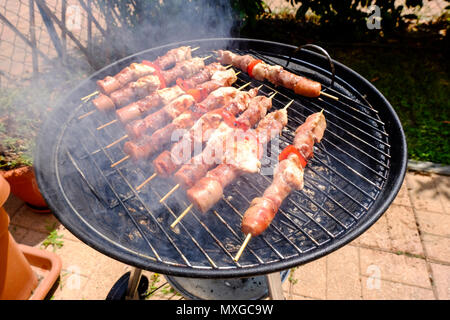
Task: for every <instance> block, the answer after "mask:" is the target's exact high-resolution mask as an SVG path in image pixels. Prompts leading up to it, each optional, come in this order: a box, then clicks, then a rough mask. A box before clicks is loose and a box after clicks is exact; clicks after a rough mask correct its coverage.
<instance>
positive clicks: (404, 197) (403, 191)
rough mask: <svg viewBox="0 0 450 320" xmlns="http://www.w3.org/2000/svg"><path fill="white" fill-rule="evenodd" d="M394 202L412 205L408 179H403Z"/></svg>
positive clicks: (401, 204)
mask: <svg viewBox="0 0 450 320" xmlns="http://www.w3.org/2000/svg"><path fill="white" fill-rule="evenodd" d="M392 203H393V204H396V205H400V206H408V207H411V206H412V203H411V199H410V198H409V192H408V186H407V183H406V179H405V180H403V184H402V186H401V187H400V190H399V191H398V194H397V196H396V197H395V199H394V201H393V202H392Z"/></svg>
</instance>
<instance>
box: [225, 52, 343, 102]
mask: <svg viewBox="0 0 450 320" xmlns="http://www.w3.org/2000/svg"><path fill="white" fill-rule="evenodd" d="M217 54H218V60H219V61H220V62H221V63H224V64H232V65H233V66H235V67H237V68H239V69H241V70H242V71H244V72H247V73H248V75H249V76H250V77H252V78H255V79H257V80H260V81H264V80H268V81H269V82H271V83H272V84H274V85H276V86H278V85H281V86H283V87H285V88H288V89H291V90H293V91H294V92H295V93H296V94H300V95H302V96H305V97H310V98H316V97H318V96H319V95H321V94H322V95H325V96H327V97H329V98H332V99H335V100H338V98H337V97H335V96H332V95H330V94H328V93H325V92H323V91H321V90H322V85H321V84H320V83H319V82H316V81H313V80H310V79H307V78H305V77H302V76H299V75H296V74H293V73H291V72H289V71H287V70H284V69H283V67H281V66H278V65H275V66H272V65H269V64H267V63H265V62H263V61H262V60H259V59H256V58H254V57H252V56H251V55H248V54H246V55H243V56H241V55H238V54H235V53H233V52H231V51H228V50H218V51H217Z"/></svg>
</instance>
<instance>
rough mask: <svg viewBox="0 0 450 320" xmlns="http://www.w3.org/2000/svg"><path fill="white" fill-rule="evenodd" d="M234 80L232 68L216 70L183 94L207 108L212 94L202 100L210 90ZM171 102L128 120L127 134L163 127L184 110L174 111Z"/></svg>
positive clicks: (138, 134) (140, 134)
mask: <svg viewBox="0 0 450 320" xmlns="http://www.w3.org/2000/svg"><path fill="white" fill-rule="evenodd" d="M236 80H237V78H236V73H235V72H234V70H233V69H229V70H225V71H217V72H215V73H214V75H213V77H212V78H211V80H209V81H206V82H203V83H200V84H199V85H197V86H196V87H195V88H191V89H186V91H185V92H184V94H185V95H186V94H188V95H191V96H192V98H193V99H194V102H198V103H200V107H202V106H204V107H205V109H208V105H207V103H210V102H208V101H212V100H211V98H212V97H213V96H211V97H209V99H208V100H206V101H204V102H202V101H203V100H205V99H206V98H207V97H208V95H209V94H210V93H211V92H214V91H215V90H217V89H219V88H221V87H229V86H230V85H231V84H233V83H234V82H235V81H236ZM227 90H228V89H227ZM234 90H235V89H234ZM225 91H226V90H225ZM225 91H224V92H225ZM171 103H172V102H170V103H169V104H167V105H165V106H164V107H163V108H162V109H159V110H158V111H156V112H154V113H152V114H151V115H149V116H147V117H145V118H144V119H141V120H135V121H133V122H130V123H129V124H128V125H127V126H126V130H127V131H128V134H129V135H130V136H131V137H133V138H135V139H136V138H140V137H141V136H142V135H143V134H144V133H147V134H151V133H152V132H154V131H156V130H157V129H159V128H161V127H164V126H165V125H166V124H167V123H169V121H173V120H174V119H175V118H177V117H178V116H180V115H181V114H182V113H183V112H184V111H185V110H186V109H185V110H182V109H180V110H177V111H174V110H172V109H173V108H171V107H170V105H171ZM188 107H189V106H188Z"/></svg>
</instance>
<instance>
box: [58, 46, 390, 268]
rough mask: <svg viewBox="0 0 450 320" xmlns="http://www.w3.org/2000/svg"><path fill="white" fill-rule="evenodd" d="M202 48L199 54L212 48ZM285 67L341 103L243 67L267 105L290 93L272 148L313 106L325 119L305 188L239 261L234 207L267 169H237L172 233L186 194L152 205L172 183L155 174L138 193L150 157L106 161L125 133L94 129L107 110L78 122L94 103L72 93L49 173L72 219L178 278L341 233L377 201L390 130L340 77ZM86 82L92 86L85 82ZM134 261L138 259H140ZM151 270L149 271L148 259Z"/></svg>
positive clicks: (300, 248) (271, 157)
mask: <svg viewBox="0 0 450 320" xmlns="http://www.w3.org/2000/svg"><path fill="white" fill-rule="evenodd" d="M201 50H202V49H200V50H199V55H201V56H206V55H209V54H211V52H210V51H208V50H205V51H204V52H201ZM235 51H236V52H237V53H239V54H245V53H250V54H253V55H254V56H255V57H257V58H258V59H262V60H264V61H265V62H267V63H269V64H274V63H277V64H280V65H283V66H284V65H285V63H286V61H288V59H290V57H288V56H282V55H277V54H273V53H272V54H268V53H266V52H261V51H253V50H235ZM200 52H201V53H200ZM211 61H212V60H210V62H211ZM286 69H287V70H289V71H291V72H294V73H297V74H301V75H305V76H307V77H309V78H312V79H315V80H321V82H322V84H323V91H325V92H328V93H330V94H332V95H334V96H337V97H338V98H339V100H338V101H335V100H333V99H330V98H328V97H319V98H315V99H311V98H305V97H301V96H298V95H295V94H294V93H293V92H291V91H289V90H287V89H285V88H282V87H277V88H274V87H273V85H271V84H270V83H268V82H259V81H257V80H255V79H252V78H250V77H249V76H248V75H247V74H245V73H243V72H241V73H240V74H239V76H238V81H237V82H236V83H235V84H234V85H235V86H236V87H239V86H241V85H243V84H245V83H247V82H249V81H250V82H251V85H250V86H249V87H247V88H246V90H248V89H250V88H251V87H258V86H260V85H261V84H263V86H262V88H261V89H260V93H259V94H260V95H266V96H270V95H271V94H272V93H274V92H277V94H276V95H275V97H274V98H273V109H280V108H283V107H284V106H285V105H286V104H287V103H288V102H289V101H291V100H292V99H293V100H294V103H293V104H292V105H291V106H290V107H289V109H288V116H289V122H288V125H287V127H286V128H285V130H283V133H282V135H281V136H280V137H279V138H278V139H279V147H280V148H284V147H285V146H286V145H287V144H291V143H292V139H293V135H294V131H295V129H296V128H297V127H298V126H299V125H300V124H301V123H303V121H304V120H305V119H306V117H307V116H308V115H310V114H312V113H314V112H318V111H320V110H322V109H323V110H324V115H325V117H326V119H327V124H328V126H327V130H326V132H325V135H324V139H323V140H322V142H321V143H320V144H318V145H316V147H315V149H314V151H315V155H314V158H313V159H312V160H311V161H310V162H309V164H308V166H307V168H306V169H305V179H304V180H305V187H304V189H303V190H302V191H295V192H293V193H292V194H291V195H290V196H289V197H288V198H287V199H286V200H285V201H284V202H283V204H282V206H281V208H280V210H279V212H278V214H277V217H276V218H275V220H274V221H273V223H272V224H271V226H270V227H269V228H268V230H267V231H266V232H264V233H263V234H262V235H261V236H259V237H257V238H255V239H253V240H252V242H251V243H250V244H249V246H248V247H247V249H246V250H245V252H244V254H243V255H242V257H241V258H240V260H239V261H238V262H235V261H234V260H233V257H234V255H235V254H236V252H237V250H238V249H239V246H240V245H241V243H242V241H243V239H244V235H243V234H242V232H241V231H240V223H241V219H242V214H243V212H245V210H246V209H247V208H248V206H249V203H250V201H251V200H252V199H253V198H254V197H256V196H260V195H261V194H262V193H263V191H264V190H265V188H266V187H267V186H268V185H270V183H271V181H272V176H270V175H269V176H265V175H257V174H256V175H250V174H249V175H244V176H242V177H241V178H240V179H238V181H235V182H234V183H233V184H232V185H230V186H229V187H227V188H226V189H225V192H224V197H223V199H222V201H220V202H219V203H218V204H216V205H215V206H214V207H213V209H212V210H210V211H209V212H208V213H206V214H202V213H200V212H199V211H196V210H195V209H192V210H191V212H190V213H189V214H188V215H187V216H186V217H185V218H184V219H183V220H182V221H181V222H180V223H179V224H178V225H177V226H176V227H175V229H173V230H172V229H171V228H170V227H169V226H170V224H171V223H172V222H173V220H174V219H176V218H177V217H178V216H179V215H180V214H181V212H183V211H184V209H185V208H186V207H188V206H189V202H188V200H187V198H186V196H185V191H184V190H180V189H178V190H177V191H176V192H175V193H173V194H172V195H171V196H170V197H169V198H168V199H167V200H166V201H164V202H162V203H160V202H159V200H160V199H161V198H162V197H163V196H164V195H165V194H166V193H167V192H168V191H169V190H171V188H172V187H173V185H174V183H173V182H171V181H170V180H167V179H163V178H159V177H156V178H154V179H153V180H152V181H150V182H148V183H147V184H145V185H144V186H143V187H142V188H140V189H139V190H136V187H137V186H139V185H140V184H142V183H143V182H144V181H145V180H146V179H148V177H150V176H151V175H152V174H153V168H152V166H151V161H149V163H148V164H146V163H140V164H138V165H136V164H134V163H133V162H132V161H125V162H123V163H121V164H119V165H117V166H115V167H113V168H111V164H113V163H115V162H117V161H118V160H120V159H121V158H123V156H124V155H125V154H124V152H123V144H124V143H125V140H124V141H119V142H118V143H115V144H114V145H112V146H111V143H112V142H114V141H117V140H118V139H120V138H121V137H122V136H123V135H124V134H125V131H124V130H123V128H122V126H121V125H120V124H119V123H113V124H111V125H109V126H106V127H104V128H102V129H100V130H98V129H97V128H99V127H101V126H102V124H105V123H107V122H109V121H111V120H114V117H113V115H106V116H105V115H104V114H100V113H98V112H97V113H94V114H92V115H91V116H89V117H83V118H82V119H79V117H80V115H83V114H85V113H86V112H89V111H91V110H92V106H91V104H90V102H89V100H87V101H84V102H82V103H81V104H80V103H79V100H78V101H75V99H74V100H73V101H72V104H73V106H74V110H73V113H72V115H71V118H70V120H69V121H67V122H66V126H65V128H64V130H63V133H62V134H61V136H60V138H59V139H60V140H59V141H58V142H57V145H58V147H57V149H59V148H61V150H57V152H56V154H57V159H56V176H57V180H58V184H59V188H60V189H61V190H62V192H63V193H64V195H65V199H66V201H67V203H69V204H70V205H71V206H73V211H74V212H76V213H77V215H78V217H77V219H82V220H83V221H85V223H86V225H88V226H90V227H92V230H90V231H87V232H94V233H97V234H98V235H99V236H100V237H101V238H102V239H103V240H104V241H106V242H108V243H109V244H111V245H113V246H114V247H116V248H119V249H120V250H123V252H125V254H126V255H129V256H130V257H136V256H137V257H138V259H140V260H141V261H142V260H144V261H149V263H150V264H152V263H151V262H155V263H157V264H158V265H166V266H172V267H176V270H175V271H173V270H171V271H170V272H174V273H177V272H178V271H179V274H182V275H185V276H189V275H191V276H192V275H195V276H198V274H197V273H196V271H195V270H210V271H211V273H210V274H214V275H218V274H221V273H222V272H223V274H224V275H227V276H230V275H235V274H234V273H233V272H234V271H237V273H236V275H242V274H254V273H261V272H262V271H263V270H267V268H273V266H274V265H275V266H276V268H278V269H281V268H282V266H286V264H285V263H286V262H289V261H292V260H293V259H294V260H295V259H299V258H301V257H302V256H305V255H307V254H309V256H310V257H313V256H314V255H315V254H316V252H318V251H320V249H321V248H323V247H326V246H328V245H330V244H332V243H334V242H336V240H337V239H339V238H342V237H343V236H344V235H345V234H346V233H348V232H349V231H350V230H352V228H354V226H355V225H356V224H357V223H358V221H359V220H360V219H363V218H365V216H366V215H368V213H369V212H370V211H371V210H372V206H373V205H374V203H375V202H376V201H377V200H380V199H379V196H380V194H381V192H382V191H383V189H384V188H385V187H386V182H387V180H388V175H389V170H390V161H391V146H390V135H389V134H388V133H387V131H386V128H385V123H384V122H383V121H382V120H381V118H380V116H379V114H378V111H377V110H376V109H375V108H373V106H372V105H371V104H369V102H368V101H367V100H366V99H365V97H363V96H362V95H361V93H359V92H358V90H356V89H354V88H353V87H352V86H350V85H349V84H348V83H347V82H346V81H345V80H344V79H342V78H340V77H339V74H337V75H336V78H335V82H334V84H333V87H330V86H329V84H330V81H331V79H330V72H329V71H328V70H325V69H322V68H321V67H319V66H317V65H315V64H313V63H310V62H307V61H304V60H298V59H293V60H291V63H290V65H289V67H288V68H286ZM92 84H93V83H92ZM91 89H92V90H95V88H94V86H93V85H92V86H91ZM78 99H79V97H78ZM276 145H277V144H276V143H269V145H268V146H267V148H268V150H269V151H268V153H267V155H266V156H265V157H264V159H263V160H262V163H263V168H265V167H270V169H269V172H271V170H272V169H273V167H274V164H275V163H276V159H277V156H278V153H279V151H280V149H279V148H278V147H276ZM272 146H274V148H272ZM272 149H273V150H272ZM68 180H70V181H68ZM86 204H88V208H89V210H90V211H91V212H89V213H86V209H87V208H86ZM83 212H84V214H85V215H83ZM366 218H367V217H366ZM87 242H89V241H87ZM91 244H93V245H94V246H95V244H94V243H91ZM100 249H101V247H100ZM108 253H111V252H107V254H108ZM111 254H113V253H111ZM113 255H114V254H113ZM125 260H127V259H125ZM127 261H130V260H127ZM287 265H289V264H287ZM140 267H143V268H145V265H143V264H142V263H140ZM151 268H153V269H155V267H154V265H152V266H151ZM177 268H178V269H177ZM156 269H158V267H156ZM163 269H164V267H162V269H160V270H163ZM160 270H155V271H160ZM163 271H167V270H163ZM166 273H167V272H166Z"/></svg>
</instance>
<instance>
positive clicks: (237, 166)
mask: <svg viewBox="0 0 450 320" xmlns="http://www.w3.org/2000/svg"><path fill="white" fill-rule="evenodd" d="M292 102H293V101H291V102H289V103H288V104H287V105H286V106H285V107H284V108H283V109H280V110H276V111H274V112H271V113H269V114H268V115H267V116H266V117H264V119H262V120H261V121H260V122H259V124H258V127H257V128H256V129H253V130H251V131H253V132H252V134H253V135H254V136H255V137H256V141H257V145H258V147H257V148H256V149H255V150H251V149H249V148H246V144H247V143H246V142H247V141H245V139H239V140H238V141H237V142H236V144H235V145H234V146H233V148H235V149H236V150H238V152H239V154H240V156H239V157H238V160H240V159H245V160H244V161H242V160H241V161H231V162H230V161H226V160H225V161H224V162H223V163H221V164H219V165H218V166H217V167H215V168H214V169H212V170H210V171H208V173H207V174H206V175H205V176H204V177H203V178H201V179H200V180H198V181H197V182H196V183H195V185H194V186H193V187H191V188H190V189H189V190H187V192H186V194H187V197H188V199H189V200H190V202H191V205H189V206H188V207H187V208H186V210H184V211H183V213H182V214H181V215H180V216H178V218H177V219H176V220H175V221H174V222H173V223H172V224H171V225H170V227H171V228H174V227H175V225H176V224H178V222H180V221H181V219H182V218H183V217H184V216H185V215H186V214H187V213H188V212H189V211H190V210H191V209H192V207H194V206H195V207H197V208H198V209H199V210H200V211H201V212H203V213H205V212H207V211H208V210H209V209H211V207H212V206H213V205H215V204H216V203H217V202H218V201H219V200H220V199H221V198H222V196H223V190H224V189H225V188H226V186H228V185H229V184H230V183H232V182H233V181H234V180H236V179H237V178H238V177H239V176H240V175H241V174H243V173H245V172H250V173H254V172H257V171H258V170H259V166H260V163H259V160H260V159H261V156H262V153H261V152H259V151H261V150H262V148H263V146H264V145H266V144H267V143H268V142H269V141H270V140H272V139H273V138H275V137H276V136H278V135H280V134H281V131H282V130H283V128H284V127H285V126H286V124H287V122H288V116H287V108H289V106H290V105H291V104H292ZM249 164H250V165H249Z"/></svg>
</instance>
